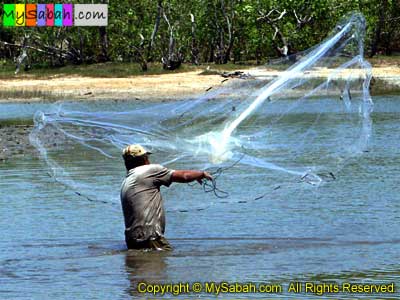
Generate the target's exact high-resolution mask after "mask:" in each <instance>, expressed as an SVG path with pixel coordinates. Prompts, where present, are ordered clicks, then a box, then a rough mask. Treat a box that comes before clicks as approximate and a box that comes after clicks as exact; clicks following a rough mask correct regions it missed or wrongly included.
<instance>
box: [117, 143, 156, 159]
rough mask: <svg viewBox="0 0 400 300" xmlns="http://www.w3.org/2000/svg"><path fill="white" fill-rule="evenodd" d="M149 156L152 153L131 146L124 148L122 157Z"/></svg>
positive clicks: (140, 147)
mask: <svg viewBox="0 0 400 300" xmlns="http://www.w3.org/2000/svg"><path fill="white" fill-rule="evenodd" d="M146 154H147V155H149V154H151V152H149V151H147V150H146V149H145V148H143V147H142V146H140V145H129V146H127V147H125V148H124V150H123V151H122V156H124V157H126V156H132V157H139V156H143V155H146Z"/></svg>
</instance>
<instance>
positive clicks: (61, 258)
mask: <svg viewBox="0 0 400 300" xmlns="http://www.w3.org/2000/svg"><path fill="white" fill-rule="evenodd" d="M373 100H374V102H375V107H374V113H373V115H372V118H373V136H372V140H371V146H370V149H369V152H367V153H365V154H364V155H363V156H362V157H361V158H360V159H358V160H356V161H350V162H349V163H348V164H347V165H345V167H344V168H343V169H342V170H341V172H340V174H339V176H337V179H336V180H335V181H333V182H330V183H328V184H325V185H322V186H320V187H314V186H311V185H307V184H304V183H301V184H299V183H292V184H287V183H286V184H281V183H280V182H276V181H275V179H274V176H273V175H271V174H270V172H268V170H257V169H254V170H253V169H249V170H248V172H241V173H239V174H234V175H232V174H231V175H232V177H230V176H225V177H224V179H222V181H221V183H220V184H221V185H222V186H223V187H224V189H225V190H228V191H229V193H230V196H229V197H228V198H227V199H219V198H216V197H214V196H213V195H212V194H210V193H208V194H205V193H204V192H203V191H202V190H201V189H200V188H198V187H191V186H188V185H178V184H174V185H173V186H172V187H171V188H169V189H163V191H162V192H163V195H164V200H165V207H166V210H167V232H166V237H167V238H168V240H169V241H170V242H171V244H172V245H173V247H174V251H172V252H168V253H137V252H134V251H127V250H126V249H125V245H124V241H123V238H124V237H123V229H124V227H123V219H122V212H121V208H120V206H119V204H114V205H112V204H110V203H98V202H89V201H87V200H85V199H83V198H82V197H78V196H77V195H76V194H75V193H74V192H73V191H71V190H68V189H66V188H65V187H64V186H60V185H59V184H57V183H55V182H54V181H53V180H52V179H51V178H50V177H49V176H48V173H47V170H46V168H45V166H44V165H43V162H42V161H41V160H40V159H39V158H38V157H36V156H34V155H26V156H24V157H22V158H21V157H19V158H18V159H10V160H7V161H5V162H1V163H0V178H1V180H0V199H1V207H0V235H1V237H2V241H1V243H0V298H2V299H130V298H145V297H152V298H154V296H153V295H152V294H140V293H138V291H137V284H138V282H147V283H150V282H151V283H165V284H168V283H179V282H190V283H194V282H201V283H204V282H212V281H216V282H221V281H227V282H231V283H233V282H241V283H245V282H253V283H255V284H260V283H263V284H268V283H274V284H281V285H282V286H283V288H284V289H283V292H282V293H278V294H267V295H266V294H261V293H254V294H223V295H220V297H222V298H249V297H258V298H264V299H265V298H280V299H283V298H296V299H299V298H301V299H310V298H315V299H317V298H318V299H321V298H349V299H350V298H352V299H354V298H363V297H365V298H376V296H377V295H371V294H349V293H342V294H329V293H325V294H323V295H320V296H316V295H314V294H312V293H311V294H310V293H308V294H307V293H300V294H294V293H289V292H288V291H287V287H288V285H289V283H290V282H294V281H300V282H307V281H311V282H314V283H318V282H331V283H332V282H333V283H337V284H341V283H344V282H351V283H384V284H389V283H392V282H394V283H395V284H397V285H399V284H400V283H399V278H400V263H399V262H400V237H399V232H400V215H399V213H400V187H399V170H400V156H399V154H400V131H399V128H400V118H399V116H400V98H399V97H398V96H379V97H374V99H373ZM115 105H116V104H112V106H113V107H115ZM142 105H143V104H142ZM110 106H111V104H110ZM117 106H118V104H117ZM43 108H46V104H40V105H34V104H0V120H6V119H8V118H10V119H26V120H28V119H31V118H32V115H33V113H34V112H35V111H36V110H37V109H43ZM288 142H289V141H288ZM156 158H157V157H156ZM65 159H67V160H68V159H70V160H74V159H76V157H74V153H70V154H68V153H67V154H65ZM118 163H120V162H118ZM113 168H120V173H119V174H120V175H121V180H122V177H123V174H124V170H123V165H122V164H121V165H120V166H119V165H117V166H113ZM232 172H234V170H233V171H232ZM228 175H229V174H228ZM233 176H234V177H233ZM96 184H98V185H106V184H107V182H96ZM118 192H119V191H115V195H116V197H117V196H118ZM254 195H256V196H257V197H254ZM156 296H157V297H158V296H160V295H156ZM378 296H379V297H380V298H391V299H394V298H398V297H400V294H399V292H398V291H396V293H395V294H381V295H378ZM165 297H174V298H175V297H180V298H200V297H202V298H204V297H206V298H210V297H214V295H212V294H206V293H189V294H182V295H179V296H174V295H171V294H166V295H165Z"/></svg>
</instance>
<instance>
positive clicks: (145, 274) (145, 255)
mask: <svg viewBox="0 0 400 300" xmlns="http://www.w3.org/2000/svg"><path fill="white" fill-rule="evenodd" d="M167 255H168V253H167V252H162V251H152V252H143V251H138V250H128V251H127V252H126V255H125V270H126V273H127V276H128V280H129V282H130V287H129V291H128V293H129V295H131V296H138V295H142V296H143V294H140V293H139V292H138V291H137V286H138V284H139V283H140V282H153V283H160V282H162V281H164V280H165V279H166V278H167V272H166V267H167V263H166V259H167V257H166V256H167Z"/></svg>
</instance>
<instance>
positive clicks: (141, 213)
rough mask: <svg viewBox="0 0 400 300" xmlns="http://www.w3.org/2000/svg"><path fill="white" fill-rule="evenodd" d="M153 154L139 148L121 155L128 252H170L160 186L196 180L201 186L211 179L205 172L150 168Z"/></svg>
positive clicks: (122, 196)
mask: <svg viewBox="0 0 400 300" xmlns="http://www.w3.org/2000/svg"><path fill="white" fill-rule="evenodd" d="M150 154H151V152H149V151H147V150H146V149H144V148H143V147H142V146H140V145H130V146H128V147H126V148H125V149H124V150H123V153H122V157H123V158H124V162H125V167H126V170H127V172H128V174H127V176H126V178H125V180H124V181H123V183H122V186H121V204H122V210H123V212H124V219H125V242H126V245H127V247H128V248H129V249H153V250H171V249H172V248H171V246H170V245H169V243H168V241H167V240H166V239H165V238H164V231H165V212H164V207H163V203H162V198H161V193H160V186H162V185H165V186H167V187H168V186H170V184H171V183H172V182H192V181H194V180H197V181H198V182H199V183H200V184H201V183H202V180H203V179H206V180H212V177H211V175H210V174H208V173H207V172H204V171H193V170H170V169H167V168H165V167H163V166H161V165H157V164H151V163H150V160H149V155H150Z"/></svg>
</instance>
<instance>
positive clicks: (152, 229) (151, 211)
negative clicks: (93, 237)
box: [121, 164, 174, 242]
mask: <svg viewBox="0 0 400 300" xmlns="http://www.w3.org/2000/svg"><path fill="white" fill-rule="evenodd" d="M173 172H174V170H170V169H167V168H165V167H163V166H161V165H156V164H150V165H143V166H140V167H136V168H134V169H131V170H130V171H129V172H128V175H127V176H126V178H125V180H124V181H123V182H122V186H121V204H122V210H123V212H124V219H125V239H126V240H127V241H128V240H131V241H136V242H141V241H145V240H148V239H156V238H158V237H160V236H163V234H164V231H165V212H164V207H163V203H162V198H161V193H160V186H161V185H165V186H169V185H170V184H171V177H172V173H173Z"/></svg>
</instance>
